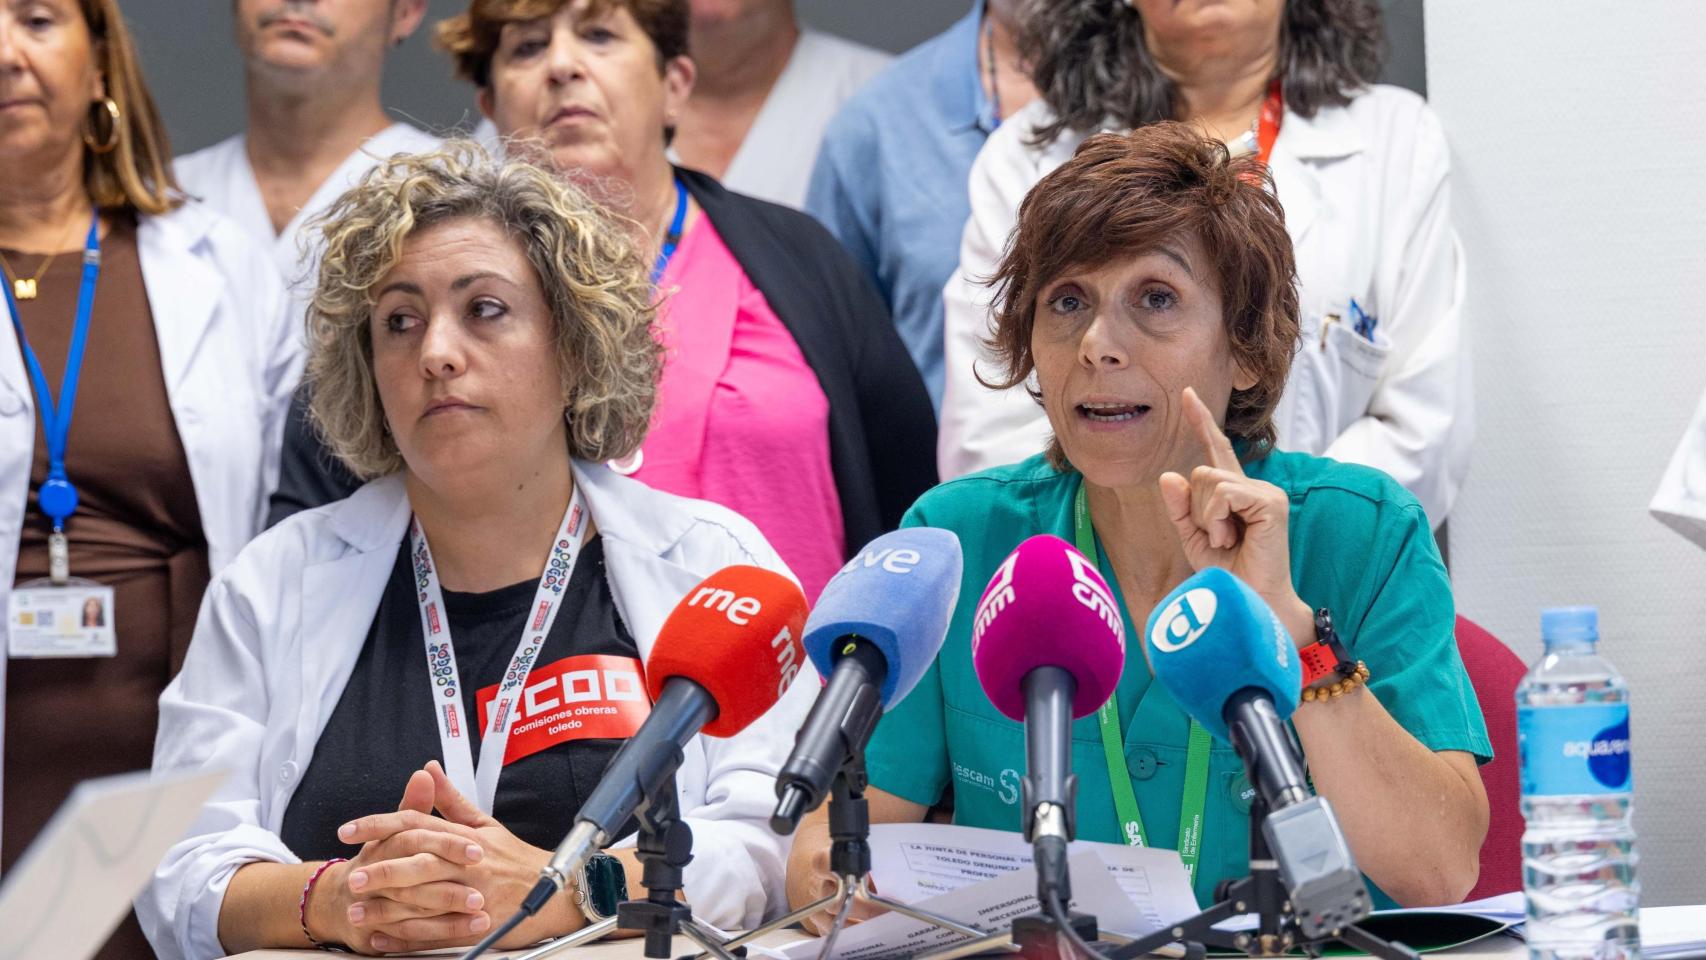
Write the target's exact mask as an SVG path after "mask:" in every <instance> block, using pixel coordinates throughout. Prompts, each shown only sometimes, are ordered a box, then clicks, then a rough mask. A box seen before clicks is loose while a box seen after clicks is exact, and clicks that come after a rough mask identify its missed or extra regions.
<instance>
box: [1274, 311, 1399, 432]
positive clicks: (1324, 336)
mask: <svg viewBox="0 0 1706 960" xmlns="http://www.w3.org/2000/svg"><path fill="white" fill-rule="evenodd" d="M1372 336H1373V339H1372V340H1371V339H1369V338H1368V337H1365V336H1363V335H1362V334H1360V333H1357V332H1356V330H1354V329H1353V328H1352V327H1351V326H1350V324H1349V323H1348V322H1346V321H1343V320H1338V319H1336V316H1335V315H1332V314H1329V315H1328V319H1327V321H1326V322H1325V323H1323V322H1322V321H1320V320H1317V321H1316V322H1315V323H1313V324H1306V325H1305V328H1304V334H1303V344H1302V347H1301V349H1299V350H1298V353H1297V359H1296V360H1295V361H1294V362H1295V364H1296V365H1297V366H1300V367H1301V368H1302V369H1297V370H1294V371H1293V373H1292V376H1291V382H1290V384H1289V385H1288V386H1287V389H1288V390H1290V391H1294V392H1295V393H1296V394H1297V396H1296V400H1295V406H1294V407H1293V417H1294V420H1293V423H1292V424H1291V427H1292V429H1291V437H1292V439H1291V441H1290V449H1293V450H1302V451H1307V452H1309V453H1320V452H1322V451H1324V450H1326V449H1327V447H1328V446H1329V445H1331V444H1332V442H1333V441H1334V440H1336V439H1338V437H1339V434H1341V433H1343V432H1344V431H1345V428H1346V427H1348V426H1350V425H1351V424H1352V423H1354V422H1355V421H1357V420H1360V419H1361V418H1362V417H1363V416H1365V415H1367V413H1368V404H1369V401H1370V400H1371V399H1373V397H1374V389H1375V387H1376V386H1378V385H1379V384H1380V379H1381V377H1383V376H1384V375H1385V373H1386V362H1387V360H1388V358H1389V357H1391V355H1392V341H1391V340H1389V339H1387V337H1386V334H1385V332H1383V331H1382V330H1380V329H1379V328H1378V327H1376V328H1375V330H1374V332H1373V334H1372Z"/></svg>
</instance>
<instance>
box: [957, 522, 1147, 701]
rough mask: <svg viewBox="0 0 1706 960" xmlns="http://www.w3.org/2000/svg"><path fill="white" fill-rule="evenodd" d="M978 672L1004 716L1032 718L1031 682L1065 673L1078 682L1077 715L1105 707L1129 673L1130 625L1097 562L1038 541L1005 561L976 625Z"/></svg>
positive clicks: (1045, 539) (1046, 538)
mask: <svg viewBox="0 0 1706 960" xmlns="http://www.w3.org/2000/svg"><path fill="white" fill-rule="evenodd" d="M971 655H972V666H973V668H974V669H975V670H976V671H977V678H978V682H979V683H981V684H982V686H983V690H984V692H985V693H986V694H988V695H989V700H990V702H991V703H993V704H994V705H995V708H996V709H997V710H1000V711H1001V712H1002V713H1003V714H1004V715H1006V716H1008V717H1011V718H1012V719H1014V720H1024V719H1025V695H1024V689H1023V683H1024V678H1025V675H1026V674H1028V673H1030V672H1031V671H1032V670H1034V669H1036V668H1038V667H1059V668H1061V669H1063V670H1066V671H1067V672H1068V673H1070V674H1072V676H1073V678H1074V679H1075V680H1076V682H1077V690H1076V692H1075V694H1074V696H1073V701H1072V714H1073V716H1075V717H1085V716H1088V715H1090V714H1092V713H1094V712H1096V709H1097V708H1098V707H1100V706H1101V705H1102V704H1103V703H1105V702H1106V701H1107V699H1108V696H1109V695H1110V694H1112V693H1113V691H1114V688H1115V687H1116V686H1118V685H1119V682H1120V672H1121V671H1122V670H1123V669H1124V667H1125V624H1124V622H1123V621H1122V620H1121V618H1120V609H1119V606H1118V605H1117V604H1116V603H1114V597H1113V591H1111V590H1109V589H1108V584H1107V581H1105V580H1103V579H1102V575H1101V573H1100V572H1099V571H1098V570H1097V569H1096V564H1095V562H1094V561H1092V560H1090V559H1088V558H1086V557H1085V556H1084V555H1083V554H1082V553H1079V552H1078V551H1077V550H1076V549H1074V548H1073V546H1072V545H1071V544H1069V543H1067V542H1066V541H1065V540H1062V539H1060V538H1059V537H1056V536H1051V535H1049V534H1046V533H1045V534H1038V535H1037V536H1034V537H1031V538H1030V539H1028V540H1026V541H1025V542H1024V543H1021V544H1019V546H1018V547H1017V548H1016V549H1015V550H1014V551H1013V552H1012V553H1010V554H1008V555H1007V559H1006V560H1005V561H1003V562H1002V564H1001V566H1000V568H999V569H997V570H996V571H995V576H994V577H992V578H991V579H990V581H989V586H988V587H986V588H984V591H983V597H982V598H981V599H979V600H978V604H977V613H976V615H975V617H974V618H973V620H972V635H971Z"/></svg>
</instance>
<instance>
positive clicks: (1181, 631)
mask: <svg viewBox="0 0 1706 960" xmlns="http://www.w3.org/2000/svg"><path fill="white" fill-rule="evenodd" d="M1219 606H1220V600H1219V598H1218V597H1216V596H1215V595H1214V591H1213V590H1210V589H1208V588H1207V587H1198V588H1197V589H1195V590H1188V591H1186V592H1185V594H1184V595H1183V596H1181V597H1179V599H1177V600H1174V601H1173V602H1172V603H1170V604H1168V605H1167V609H1165V610H1162V611H1161V616H1159V617H1157V618H1156V619H1155V627H1154V629H1152V630H1150V631H1149V642H1150V643H1152V644H1154V645H1155V649H1157V650H1159V651H1161V652H1162V653H1177V652H1178V651H1180V650H1183V649H1185V648H1186V647H1188V646H1190V645H1191V644H1193V643H1196V642H1197V638H1198V637H1200V636H1202V635H1203V633H1204V632H1205V631H1207V630H1208V625H1209V624H1211V623H1213V622H1214V611H1215V610H1216V609H1217V608H1218V607H1219Z"/></svg>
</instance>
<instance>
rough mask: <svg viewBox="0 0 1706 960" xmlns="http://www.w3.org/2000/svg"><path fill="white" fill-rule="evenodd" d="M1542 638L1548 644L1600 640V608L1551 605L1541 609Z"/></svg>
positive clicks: (1571, 643) (1588, 642)
mask: <svg viewBox="0 0 1706 960" xmlns="http://www.w3.org/2000/svg"><path fill="white" fill-rule="evenodd" d="M1540 639H1541V640H1542V641H1544V642H1545V643H1546V645H1547V646H1551V645H1552V644H1564V645H1573V644H1580V643H1587V644H1591V643H1594V642H1596V641H1598V640H1599V608H1598V607H1550V608H1548V609H1545V610H1542V611H1540Z"/></svg>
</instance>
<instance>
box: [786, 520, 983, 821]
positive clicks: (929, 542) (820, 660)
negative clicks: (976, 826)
mask: <svg viewBox="0 0 1706 960" xmlns="http://www.w3.org/2000/svg"><path fill="white" fill-rule="evenodd" d="M960 568H961V560H960V539H959V538H958V537H956V536H954V535H953V534H952V533H950V532H948V531H946V530H937V529H934V528H931V527H909V528H907V529H905V530H896V531H895V532H893V533H886V534H884V535H882V536H880V537H878V538H877V539H875V540H873V541H871V542H870V544H869V545H867V546H866V547H865V549H864V550H862V551H860V552H859V554H858V555H857V556H855V557H854V558H853V559H852V560H849V561H848V562H847V565H846V566H844V567H842V568H841V572H840V573H837V574H836V575H835V577H834V579H832V580H830V581H829V583H828V584H827V585H826V586H825V587H824V588H823V593H822V594H821V595H820V596H819V597H818V601H817V606H816V607H815V608H814V609H813V610H812V615H811V617H810V619H808V620H807V621H806V637H805V647H806V654H807V656H809V657H811V660H812V665H813V666H815V667H817V671H818V673H819V674H820V675H822V676H825V677H828V678H829V681H828V682H827V683H826V684H825V685H824V689H823V692H822V693H819V694H818V697H817V702H816V703H814V704H812V710H811V713H810V714H809V715H808V716H807V717H806V723H805V726H803V727H801V728H800V732H799V735H798V736H797V737H796V738H795V740H794V752H793V753H791V754H789V755H788V761H787V762H786V763H784V764H783V765H782V770H781V772H780V773H779V774H777V776H776V798H777V802H776V812H775V814H774V815H773V816H771V818H770V826H771V829H773V830H775V831H776V832H777V833H780V834H784V835H786V834H790V833H793V832H794V828H795V827H797V826H799V823H800V817H802V816H804V815H805V814H806V812H807V811H809V810H814V809H816V808H817V806H818V804H820V803H822V802H823V796H824V793H825V792H826V791H828V790H829V787H830V784H831V782H832V781H833V780H834V779H835V775H836V773H838V772H839V771H840V770H841V768H842V767H843V766H844V765H845V764H846V763H848V762H849V761H850V760H852V759H853V758H855V757H859V756H862V755H863V754H864V751H865V745H866V744H867V743H869V742H870V740H871V731H872V730H874V729H875V728H876V725H877V719H878V718H879V717H881V716H882V714H883V711H884V710H887V709H888V708H889V707H891V706H893V705H894V704H896V703H899V702H900V701H901V700H902V699H904V698H905V697H906V695H907V694H908V693H911V692H912V688H913V687H914V686H916V685H917V684H918V680H919V678H921V677H923V676H924V672H925V670H927V669H929V667H930V664H931V662H932V661H934V660H935V659H936V653H937V651H939V650H941V649H942V640H943V638H945V637H946V636H947V635H948V622H949V621H950V620H951V619H953V616H954V603H955V601H956V600H958V599H959V593H960Z"/></svg>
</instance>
